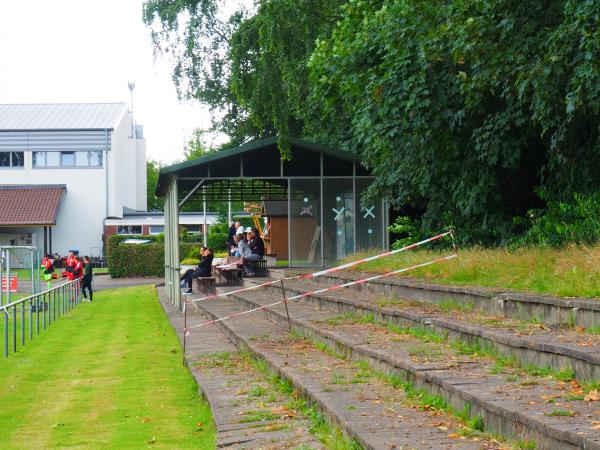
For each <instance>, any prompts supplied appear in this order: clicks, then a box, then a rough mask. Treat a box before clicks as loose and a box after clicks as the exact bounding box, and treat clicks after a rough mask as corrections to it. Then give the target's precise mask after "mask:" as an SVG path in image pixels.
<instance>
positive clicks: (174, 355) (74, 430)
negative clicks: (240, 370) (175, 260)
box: [0, 287, 214, 449]
mask: <svg viewBox="0 0 600 450" xmlns="http://www.w3.org/2000/svg"><path fill="white" fill-rule="evenodd" d="M0 380H2V389H0V405H1V406H0V448H2V449H13V448H15V449H17V448H61V447H77V448H115V449H117V448H119V449H120V448H147V447H152V448H178V449H179V448H181V449H187V448H207V449H208V448H214V429H213V425H212V419H211V416H210V411H209V409H208V406H207V404H206V403H205V402H204V401H203V400H201V399H200V397H199V396H198V393H197V387H196V385H195V382H194V380H193V378H192V377H191V375H190V373H189V372H188V371H187V369H185V368H184V367H183V366H182V364H181V348H180V345H179V342H178V340H177V338H176V337H175V334H174V333H173V331H172V329H171V328H170V325H169V324H168V322H167V319H166V317H165V315H164V313H163V312H162V310H161V308H160V305H159V304H158V300H157V298H156V293H155V292H154V290H153V288H151V287H135V288H126V289H119V290H112V291H102V292H98V293H97V294H96V296H94V302H93V303H84V304H82V305H80V306H78V307H77V309H75V310H74V311H73V312H72V313H71V314H69V315H66V316H64V317H62V318H61V319H60V320H59V321H57V322H56V324H53V325H52V327H50V328H49V329H48V330H47V331H46V332H45V334H44V335H43V336H40V337H38V338H37V339H34V341H33V342H32V343H28V344H27V345H26V346H25V348H23V349H20V351H19V352H18V353H17V354H14V355H11V356H10V358H8V359H4V358H2V360H1V361H0Z"/></svg>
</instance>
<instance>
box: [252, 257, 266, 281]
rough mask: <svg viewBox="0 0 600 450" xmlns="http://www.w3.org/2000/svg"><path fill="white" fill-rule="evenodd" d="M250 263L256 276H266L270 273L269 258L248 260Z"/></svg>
mask: <svg viewBox="0 0 600 450" xmlns="http://www.w3.org/2000/svg"><path fill="white" fill-rule="evenodd" d="M248 265H249V266H251V267H252V269H253V270H254V273H255V274H256V276H259V277H261V276H265V275H267V273H268V270H267V260H266V259H265V258H263V259H258V260H256V261H248Z"/></svg>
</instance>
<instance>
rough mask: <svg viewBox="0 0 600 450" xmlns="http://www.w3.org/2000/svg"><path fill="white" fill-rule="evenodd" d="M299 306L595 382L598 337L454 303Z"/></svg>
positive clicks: (300, 284)
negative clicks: (432, 336) (438, 337)
mask: <svg viewBox="0 0 600 450" xmlns="http://www.w3.org/2000/svg"><path fill="white" fill-rule="evenodd" d="M284 286H285V290H286V292H287V296H288V297H291V296H293V295H297V294H302V293H306V292H311V291H314V290H317V289H321V288H323V287H324V286H323V284H320V283H318V282H315V281H312V280H289V281H285V283H284ZM267 289H268V290H270V291H271V292H273V295H275V296H281V295H282V291H281V285H280V284H275V285H272V286H268V287H267ZM303 301H305V302H308V303H310V304H313V305H317V306H319V307H322V308H326V309H330V310H332V311H336V312H338V313H352V314H358V315H361V316H364V317H368V316H370V317H373V318H374V320H375V321H377V322H381V323H391V324H396V325H401V326H426V327H429V328H431V329H432V330H435V331H436V332H439V333H442V334H445V335H447V336H448V338H449V339H459V340H463V341H465V342H467V343H469V344H471V345H473V344H478V345H480V346H481V347H489V348H494V349H495V350H497V351H499V352H501V353H503V354H505V355H507V356H514V357H516V358H517V359H518V360H519V361H520V362H521V363H522V364H523V365H525V364H533V365H535V366H538V367H551V368H554V369H557V370H559V369H563V368H572V369H573V370H574V371H575V375H576V377H577V379H578V380H579V381H581V382H583V381H589V380H598V379H600V335H597V334H590V333H586V332H585V330H583V329H577V328H564V327H562V328H556V327H548V326H545V325H543V324H540V323H538V322H531V321H520V320H516V319H507V318H505V317H501V316H493V315H489V314H483V313H481V312H478V311H473V309H472V308H469V307H465V306H464V305H463V304H461V303H457V302H454V301H446V302H441V303H439V304H432V303H428V302H423V301H416V300H406V299H400V298H394V297H383V296H381V295H377V294H373V293H370V292H365V291H363V292H361V291H357V290H354V289H341V290H334V291H330V292H326V293H320V294H313V295H310V296H307V297H305V298H303Z"/></svg>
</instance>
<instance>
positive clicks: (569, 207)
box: [515, 192, 600, 246]
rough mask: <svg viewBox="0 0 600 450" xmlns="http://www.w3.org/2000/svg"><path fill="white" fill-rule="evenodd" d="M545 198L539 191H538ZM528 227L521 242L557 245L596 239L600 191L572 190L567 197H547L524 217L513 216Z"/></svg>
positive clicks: (599, 236) (599, 229)
mask: <svg viewBox="0 0 600 450" xmlns="http://www.w3.org/2000/svg"><path fill="white" fill-rule="evenodd" d="M540 197H541V198H542V199H545V198H544V197H545V195H544V194H543V193H541V194H540ZM515 222H517V223H518V224H523V223H524V222H525V223H526V222H529V223H528V225H529V229H528V230H527V232H526V233H525V236H524V237H523V239H522V240H521V242H519V243H522V244H534V245H551V246H559V245H563V244H566V243H578V244H591V243H595V242H598V241H600V193H597V192H596V193H593V194H578V193H575V194H573V196H572V198H571V199H570V200H569V201H562V202H560V201H549V202H548V205H547V207H546V209H545V210H532V211H530V212H529V214H528V218H527V219H526V220H525V219H516V220H515Z"/></svg>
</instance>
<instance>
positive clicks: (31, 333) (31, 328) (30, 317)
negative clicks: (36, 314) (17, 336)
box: [29, 299, 33, 341]
mask: <svg viewBox="0 0 600 450" xmlns="http://www.w3.org/2000/svg"><path fill="white" fill-rule="evenodd" d="M29 340H30V341H32V340H33V299H31V300H29Z"/></svg>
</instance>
